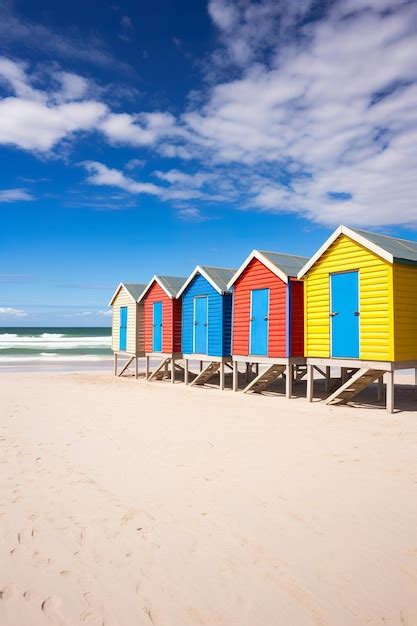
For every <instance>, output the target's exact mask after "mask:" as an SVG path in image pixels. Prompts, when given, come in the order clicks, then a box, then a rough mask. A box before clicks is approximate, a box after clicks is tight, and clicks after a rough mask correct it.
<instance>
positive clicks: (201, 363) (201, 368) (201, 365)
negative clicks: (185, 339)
mask: <svg viewBox="0 0 417 626" xmlns="http://www.w3.org/2000/svg"><path fill="white" fill-rule="evenodd" d="M202 371H203V361H200V372H202Z"/></svg>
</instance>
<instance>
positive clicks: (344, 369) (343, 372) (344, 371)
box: [340, 367, 349, 385]
mask: <svg viewBox="0 0 417 626" xmlns="http://www.w3.org/2000/svg"><path fill="white" fill-rule="evenodd" d="M340 369H341V378H342V385H344V384H345V382H346V381H347V379H348V378H349V376H348V370H347V367H341V368H340Z"/></svg>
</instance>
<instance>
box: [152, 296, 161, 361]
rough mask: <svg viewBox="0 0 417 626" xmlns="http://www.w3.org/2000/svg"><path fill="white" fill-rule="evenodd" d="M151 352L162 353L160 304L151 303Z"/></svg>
mask: <svg viewBox="0 0 417 626" xmlns="http://www.w3.org/2000/svg"><path fill="white" fill-rule="evenodd" d="M152 350H153V351H154V352H162V302H154V303H153V335H152Z"/></svg>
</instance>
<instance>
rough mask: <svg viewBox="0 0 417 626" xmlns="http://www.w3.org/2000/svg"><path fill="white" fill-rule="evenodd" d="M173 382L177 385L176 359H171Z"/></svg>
mask: <svg viewBox="0 0 417 626" xmlns="http://www.w3.org/2000/svg"><path fill="white" fill-rule="evenodd" d="M171 382H172V384H174V383H175V359H174V357H172V359H171Z"/></svg>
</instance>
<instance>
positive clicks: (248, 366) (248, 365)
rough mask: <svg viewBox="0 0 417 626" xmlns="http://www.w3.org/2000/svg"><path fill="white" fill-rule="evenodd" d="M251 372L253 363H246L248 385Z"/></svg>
mask: <svg viewBox="0 0 417 626" xmlns="http://www.w3.org/2000/svg"><path fill="white" fill-rule="evenodd" d="M250 370H251V363H246V378H245V380H246V384H247V385H248V384H249V372H250Z"/></svg>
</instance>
